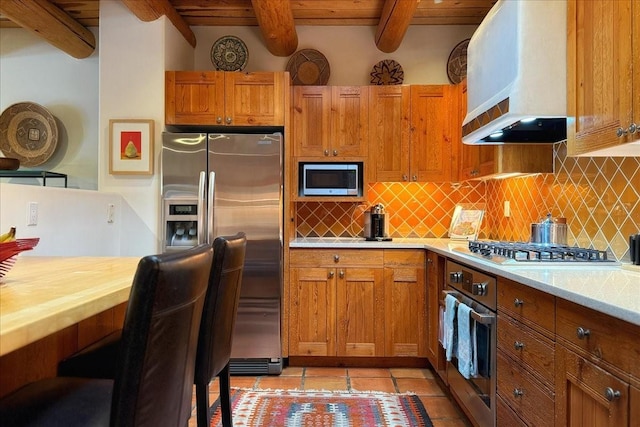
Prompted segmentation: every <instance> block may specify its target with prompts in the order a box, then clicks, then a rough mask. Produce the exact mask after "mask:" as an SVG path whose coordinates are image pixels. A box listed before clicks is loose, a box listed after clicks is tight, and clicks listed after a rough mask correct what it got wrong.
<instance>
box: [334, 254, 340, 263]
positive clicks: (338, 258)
mask: <svg viewBox="0 0 640 427" xmlns="http://www.w3.org/2000/svg"><path fill="white" fill-rule="evenodd" d="M338 261H340V255H338V254H336V255H334V256H333V262H338Z"/></svg>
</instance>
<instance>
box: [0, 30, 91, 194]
mask: <svg viewBox="0 0 640 427" xmlns="http://www.w3.org/2000/svg"><path fill="white" fill-rule="evenodd" d="M91 30H92V31H93V33H94V35H95V36H96V40H97V43H98V45H100V42H99V38H98V35H97V31H96V30H97V29H96V28H92V29H91ZM98 76H99V75H98V49H96V51H95V52H94V53H93V54H92V55H91V56H89V57H88V58H85V59H75V58H73V57H71V56H69V55H67V54H66V53H64V52H62V51H61V50H58V49H56V48H54V47H53V46H51V45H50V44H48V43H47V42H45V41H43V40H42V39H41V38H39V37H37V36H36V35H34V34H32V33H31V32H29V31H26V30H23V29H20V28H1V29H0V110H2V111H4V110H5V109H6V108H7V107H9V106H10V105H12V104H15V103H17V102H35V103H37V104H40V105H42V106H43V107H45V108H46V109H48V110H49V111H50V112H51V114H53V116H54V117H56V119H57V120H56V121H57V124H58V129H59V141H58V145H57V148H56V151H55V152H54V154H53V156H51V158H50V159H49V160H48V161H47V162H46V163H44V164H42V165H41V166H36V167H33V168H25V169H45V170H51V171H55V172H60V173H66V174H67V175H69V183H68V185H69V187H72V188H84V189H91V190H95V189H97V188H98ZM52 185H58V183H57V182H55V180H54V181H52Z"/></svg>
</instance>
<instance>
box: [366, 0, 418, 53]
mask: <svg viewBox="0 0 640 427" xmlns="http://www.w3.org/2000/svg"><path fill="white" fill-rule="evenodd" d="M418 3H420V0H386V1H385V2H384V6H383V7H382V13H381V14H380V22H379V23H378V30H377V31H376V46H377V47H378V49H379V50H381V51H382V52H386V53H391V52H395V51H396V49H398V47H399V46H400V43H402V39H403V38H404V35H405V34H406V32H407V28H409V25H410V24H411V20H412V19H413V14H414V13H415V11H416V9H417V8H418Z"/></svg>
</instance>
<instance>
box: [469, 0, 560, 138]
mask: <svg viewBox="0 0 640 427" xmlns="http://www.w3.org/2000/svg"><path fill="white" fill-rule="evenodd" d="M566 9H567V4H566V1H563V0H498V2H497V3H496V4H495V5H494V6H493V8H492V9H491V11H489V14H488V15H487V16H486V17H485V19H484V20H483V22H482V23H481V24H480V26H479V27H478V29H477V30H476V32H475V33H474V34H473V36H472V37H471V40H470V41H469V47H468V51H467V116H466V117H465V120H464V122H463V126H462V135H463V138H462V140H463V142H464V143H465V144H501V143H518V142H526V143H538V142H547V143H549V142H557V141H561V140H564V139H566V135H567V128H566V110H567V106H566V104H567V102H566V92H567V85H566V74H567V73H566V64H567V49H566V37H567V34H566V28H567V23H566V21H567V18H566V16H567V11H566Z"/></svg>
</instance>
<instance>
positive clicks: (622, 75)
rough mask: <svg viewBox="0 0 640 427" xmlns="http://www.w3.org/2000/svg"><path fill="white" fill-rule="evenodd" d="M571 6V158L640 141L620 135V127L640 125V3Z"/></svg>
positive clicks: (573, 1) (620, 0)
mask: <svg viewBox="0 0 640 427" xmlns="http://www.w3.org/2000/svg"><path fill="white" fill-rule="evenodd" d="M567 5H568V9H567V116H568V120H567V125H568V126H567V149H568V154H569V155H579V154H586V153H589V152H591V151H594V150H598V149H602V148H607V147H615V146H618V145H620V144H624V143H628V142H631V141H634V140H638V139H640V132H637V131H636V132H635V133H634V134H630V133H627V134H625V135H622V136H618V135H617V130H618V129H628V127H629V126H630V125H631V123H634V121H635V124H636V125H638V124H639V123H638V115H639V113H638V111H637V109H636V110H634V108H636V107H637V105H638V95H637V93H638V90H637V86H639V85H640V83H639V82H638V79H637V76H638V70H637V66H638V58H637V54H636V53H637V52H638V47H639V46H640V43H639V42H638V40H639V39H640V36H638V34H637V33H638V27H639V25H638V22H637V18H638V16H640V13H639V12H638V10H637V9H638V8H640V5H638V4H637V2H636V1H634V0H591V1H579V0H569V1H568V2H567ZM634 61H635V62H634ZM634 76H635V80H634ZM634 99H635V101H634Z"/></svg>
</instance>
